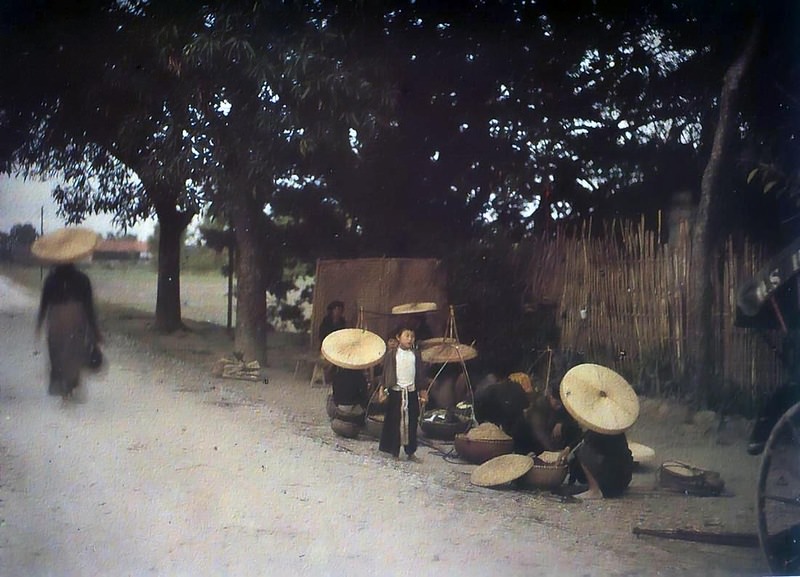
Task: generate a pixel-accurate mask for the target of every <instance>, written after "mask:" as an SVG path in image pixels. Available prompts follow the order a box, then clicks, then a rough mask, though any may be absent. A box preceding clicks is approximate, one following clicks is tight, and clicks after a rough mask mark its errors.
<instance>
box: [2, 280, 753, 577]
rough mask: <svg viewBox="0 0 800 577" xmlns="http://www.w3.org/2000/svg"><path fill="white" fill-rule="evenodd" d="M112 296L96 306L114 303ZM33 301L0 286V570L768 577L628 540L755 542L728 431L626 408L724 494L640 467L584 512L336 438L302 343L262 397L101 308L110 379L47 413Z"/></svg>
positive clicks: (273, 351) (203, 349) (746, 554)
mask: <svg viewBox="0 0 800 577" xmlns="http://www.w3.org/2000/svg"><path fill="white" fill-rule="evenodd" d="M124 289H125V287H119V286H117V287H109V286H103V285H97V286H96V293H97V295H98V298H101V299H105V300H111V296H113V297H114V298H116V299H119V300H123V299H124V298H125V293H124ZM127 290H129V291H130V290H133V291H136V292H137V294H140V295H141V294H142V293H143V292H144V289H142V288H141V287H130V286H128V287H127ZM184 290H186V285H185V284H184ZM189 294H190V296H188V297H187V298H189V299H195V300H197V301H198V302H201V303H202V295H201V294H197V295H193V294H192V293H189ZM110 295H111V296H110ZM35 298H36V295H32V294H30V293H27V292H26V291H24V290H23V289H21V288H20V287H18V286H15V285H12V284H11V283H10V282H8V281H6V280H4V279H3V277H0V303H2V304H0V309H2V310H0V322H2V325H0V326H1V327H2V329H0V343H1V344H2V347H3V350H4V355H3V360H2V361H0V575H3V576H37V575H57V576H61V575H64V576H71V575H75V576H84V575H223V574H224V575H265V574H271V573H273V572H275V571H281V572H283V573H285V574H298V575H415V576H424V575H439V574H443V573H444V574H458V575H487V574H502V575H592V576H594V575H598V576H599V575H645V574H647V575H699V574H703V575H759V574H764V573H765V572H766V567H765V564H764V562H763V560H762V556H761V553H760V551H759V550H758V549H757V548H744V547H730V546H719V545H704V544H699V543H689V542H684V541H672V540H665V539H659V538H652V537H649V538H648V537H640V538H637V537H635V536H634V535H633V534H632V529H633V528H634V527H637V526H639V527H646V528H656V529H675V528H693V529H699V530H703V531H711V532H737V533H753V532H754V531H755V511H754V497H755V478H756V472H757V468H758V463H759V461H758V459H757V458H753V457H749V456H747V455H746V453H745V449H744V446H745V441H744V439H745V436H746V427H747V423H745V422H743V421H740V420H736V419H732V420H730V421H728V422H727V423H726V424H725V426H720V423H719V422H718V420H716V419H715V418H714V417H715V416H714V415H713V414H712V415H708V414H698V415H690V414H688V413H687V412H686V411H685V409H683V408H682V407H681V406H680V405H677V404H674V403H670V402H666V401H659V400H650V399H642V416H641V417H640V419H639V421H638V422H637V424H636V425H635V426H634V429H633V430H632V431H631V434H630V437H631V439H632V440H636V441H639V442H642V443H646V444H648V445H650V446H652V447H654V448H655V449H656V451H657V461H658V462H660V461H662V460H665V459H669V458H678V459H683V460H687V461H689V462H692V463H695V464H698V465H701V466H705V467H708V468H713V469H715V470H717V471H719V472H721V473H722V476H723V478H724V479H725V481H726V487H727V491H726V495H725V496H723V497H718V498H698V497H689V496H685V495H679V494H674V493H665V492H663V491H659V490H657V489H656V488H655V487H654V471H655V470H654V468H642V469H640V470H639V471H637V473H636V475H635V477H634V481H633V485H632V487H631V490H630V491H629V494H628V495H627V496H626V497H624V498H622V499H616V500H606V501H600V502H582V503H581V502H572V501H569V500H566V501H565V500H562V499H560V498H558V497H556V496H554V495H551V494H549V493H540V492H536V491H521V490H516V489H511V488H509V489H502V490H494V489H483V488H479V487H475V486H472V485H470V483H469V475H470V473H471V471H472V470H473V469H474V466H473V465H468V464H465V463H463V462H461V461H460V460H459V459H458V458H457V456H455V455H454V454H453V453H452V452H451V446H449V445H446V444H440V443H430V444H429V445H430V446H423V448H422V450H421V451H420V453H421V456H422V463H408V462H405V461H399V462H395V461H391V460H387V459H385V458H384V457H383V456H381V454H380V453H379V452H378V451H377V443H376V441H375V440H374V439H370V438H368V437H365V436H361V437H359V438H358V439H352V440H351V439H343V438H340V437H336V436H335V435H334V434H333V432H332V431H331V429H330V427H329V424H328V419H327V417H326V415H325V411H324V402H325V397H326V394H327V391H326V390H324V389H323V388H319V387H311V386H309V382H308V376H309V375H308V373H307V371H308V368H307V367H301V371H300V374H299V375H298V377H297V378H295V377H294V375H293V371H294V368H295V362H294V361H295V359H296V358H297V356H298V355H299V354H301V353H302V346H298V342H301V341H298V339H295V338H292V337H287V336H286V335H278V334H275V335H272V336H271V339H270V350H269V359H270V366H269V367H266V368H265V369H264V370H263V377H264V379H267V381H268V382H267V383H265V382H264V381H259V382H256V383H252V382H246V381H233V380H227V379H216V378H213V377H212V376H210V372H209V368H210V366H211V364H212V363H213V361H214V360H216V359H217V358H219V357H221V356H223V355H224V354H225V353H227V352H228V351H229V350H230V349H231V348H232V345H231V342H230V340H228V339H227V337H226V336H225V333H224V330H222V329H220V328H219V327H218V326H215V325H208V324H203V323H189V327H190V330H189V331H181V332H179V333H176V334H174V335H171V336H169V337H163V336H158V335H155V334H154V333H152V332H151V331H150V330H149V324H150V320H151V318H150V315H149V314H148V313H145V312H126V313H120V312H118V311H114V310H112V309H101V310H103V314H102V316H101V325H102V326H103V327H104V329H105V331H106V333H107V340H108V342H107V345H106V353H107V356H108V359H109V366H108V368H107V370H106V371H104V372H102V373H100V374H98V375H91V376H90V377H89V378H88V379H87V383H86V402H85V403H82V404H67V405H62V403H61V401H60V400H59V399H54V398H49V397H47V395H46V394H45V391H46V380H45V379H46V372H45V365H46V359H44V358H43V355H42V353H41V351H42V348H43V345H44V344H43V343H36V342H35V340H34V338H33V319H34V307H35ZM151 302H152V301H151ZM184 314H187V316H188V314H191V313H187V312H186V310H185V311H184ZM199 318H201V319H202V318H203V317H202V316H201V317H199Z"/></svg>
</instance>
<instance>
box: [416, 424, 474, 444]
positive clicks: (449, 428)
mask: <svg viewBox="0 0 800 577" xmlns="http://www.w3.org/2000/svg"><path fill="white" fill-rule="evenodd" d="M469 427H470V422H469V421H464V422H463V423H462V422H461V421H457V422H455V423H437V422H431V421H420V422H419V428H420V429H422V433H423V434H424V435H425V436H426V437H429V438H431V439H439V440H440V441H452V440H453V439H454V438H455V436H456V435H457V434H459V433H464V432H466V431H467V429H469Z"/></svg>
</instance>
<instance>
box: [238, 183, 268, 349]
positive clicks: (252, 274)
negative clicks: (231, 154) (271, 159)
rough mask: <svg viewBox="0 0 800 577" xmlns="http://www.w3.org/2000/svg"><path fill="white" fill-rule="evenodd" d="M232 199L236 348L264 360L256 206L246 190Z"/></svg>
mask: <svg viewBox="0 0 800 577" xmlns="http://www.w3.org/2000/svg"><path fill="white" fill-rule="evenodd" d="M236 196H237V197H236V198H235V199H234V201H233V210H232V214H231V217H232V224H233V229H234V233H235V235H236V276H237V279H238V291H237V300H236V330H235V333H234V342H235V346H236V351H237V352H238V353H240V354H242V355H243V358H244V360H246V361H258V362H259V363H261V364H262V365H265V364H266V362H267V298H266V288H265V285H264V275H263V271H262V260H263V258H262V251H261V248H262V247H261V245H262V243H261V234H260V232H259V216H260V215H261V214H262V207H260V206H258V203H257V202H255V201H254V200H253V199H252V198H251V197H250V196H249V195H248V194H247V193H239V194H238V195H236Z"/></svg>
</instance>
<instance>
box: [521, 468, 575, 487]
mask: <svg viewBox="0 0 800 577" xmlns="http://www.w3.org/2000/svg"><path fill="white" fill-rule="evenodd" d="M567 470H568V467H567V465H537V464H534V465H533V467H531V470H530V471H528V472H527V473H525V475H523V477H522V478H521V479H520V483H521V484H522V485H523V486H525V487H532V488H534V489H555V488H556V487H558V486H560V485H561V483H563V482H564V479H566V478H567Z"/></svg>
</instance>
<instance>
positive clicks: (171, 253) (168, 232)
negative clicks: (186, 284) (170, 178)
mask: <svg viewBox="0 0 800 577" xmlns="http://www.w3.org/2000/svg"><path fill="white" fill-rule="evenodd" d="M156 214H157V215H158V226H159V239H158V291H157V293H156V318H155V329H156V331H158V332H160V333H171V332H174V331H176V330H178V329H180V328H182V327H183V320H182V319H181V234H183V231H184V230H186V227H187V226H188V224H189V222H190V221H191V216H189V215H186V214H183V213H180V212H179V211H178V209H177V208H176V207H175V206H174V205H173V206H160V207H158V208H157V209H156Z"/></svg>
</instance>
